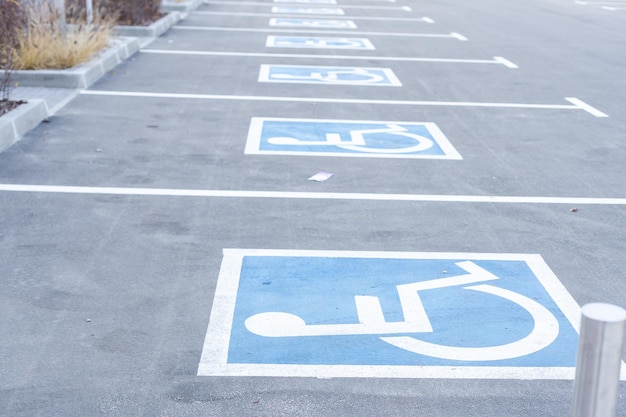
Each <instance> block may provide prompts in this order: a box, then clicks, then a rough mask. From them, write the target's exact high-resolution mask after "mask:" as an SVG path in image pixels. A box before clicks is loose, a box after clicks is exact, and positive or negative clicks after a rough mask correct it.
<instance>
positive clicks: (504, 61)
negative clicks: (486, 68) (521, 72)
mask: <svg viewBox="0 0 626 417" xmlns="http://www.w3.org/2000/svg"><path fill="white" fill-rule="evenodd" d="M493 59H494V60H496V61H497V62H499V63H501V64H502V65H504V66H505V67H507V68H519V67H518V66H517V65H515V64H514V63H512V62H511V61H509V60H508V59H506V58H503V57H501V56H494V57H493Z"/></svg>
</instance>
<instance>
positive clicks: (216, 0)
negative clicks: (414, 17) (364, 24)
mask: <svg viewBox="0 0 626 417" xmlns="http://www.w3.org/2000/svg"><path fill="white" fill-rule="evenodd" d="M204 4H206V5H212V4H227V5H229V6H268V7H274V6H276V5H275V4H274V3H265V2H257V1H229V0H225V1H222V0H210V1H205V2H204ZM283 6H285V5H283ZM299 6H300V7H302V5H301V4H300V5H299ZM290 7H298V6H290ZM341 8H342V9H368V10H398V11H400V10H402V11H407V10H406V6H405V7H401V6H371V5H369V4H363V5H360V4H351V5H347V6H344V5H343V4H342V5H341ZM408 11H410V10H408Z"/></svg>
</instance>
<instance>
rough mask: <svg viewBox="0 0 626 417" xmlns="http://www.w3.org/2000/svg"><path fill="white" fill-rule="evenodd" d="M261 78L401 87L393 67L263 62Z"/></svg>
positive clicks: (265, 80)
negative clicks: (325, 65) (323, 65)
mask: <svg viewBox="0 0 626 417" xmlns="http://www.w3.org/2000/svg"><path fill="white" fill-rule="evenodd" d="M258 81H259V82H271V83H297V84H327V85H354V86H376V87H400V86H402V83H401V82H400V80H398V78H397V77H396V75H395V74H394V73H393V71H392V70H391V69H390V68H365V67H321V66H311V65H272V64H262V65H261V67H260V69H259V78H258Z"/></svg>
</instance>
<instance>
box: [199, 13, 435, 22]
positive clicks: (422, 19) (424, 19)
mask: <svg viewBox="0 0 626 417" xmlns="http://www.w3.org/2000/svg"><path fill="white" fill-rule="evenodd" d="M192 14H197V15H202V16H250V17H255V16H256V17H276V14H274V13H245V12H207V11H197V12H192ZM281 17H282V18H287V17H294V18H295V17H297V18H302V15H296V14H292V15H289V14H281ZM333 20H342V19H341V18H337V17H335V16H333ZM350 20H376V21H379V20H381V21H393V22H397V21H401V22H426V23H435V22H434V20H432V19H431V18H429V17H372V16H350Z"/></svg>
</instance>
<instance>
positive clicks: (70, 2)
mask: <svg viewBox="0 0 626 417" xmlns="http://www.w3.org/2000/svg"><path fill="white" fill-rule="evenodd" d="M83 4H84V0H65V5H66V10H67V15H68V18H69V19H73V18H76V17H82V16H84V9H83V8H82V5H83ZM160 5H161V1H160V0H93V8H94V10H95V11H96V12H95V13H94V14H97V15H99V16H106V17H110V18H113V19H115V22H116V24H118V25H129V26H147V25H150V24H151V23H153V22H154V21H156V20H158V19H159V18H160V17H161V16H163V14H162V13H161V12H160V11H159V7H160ZM81 9H82V10H81Z"/></svg>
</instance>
